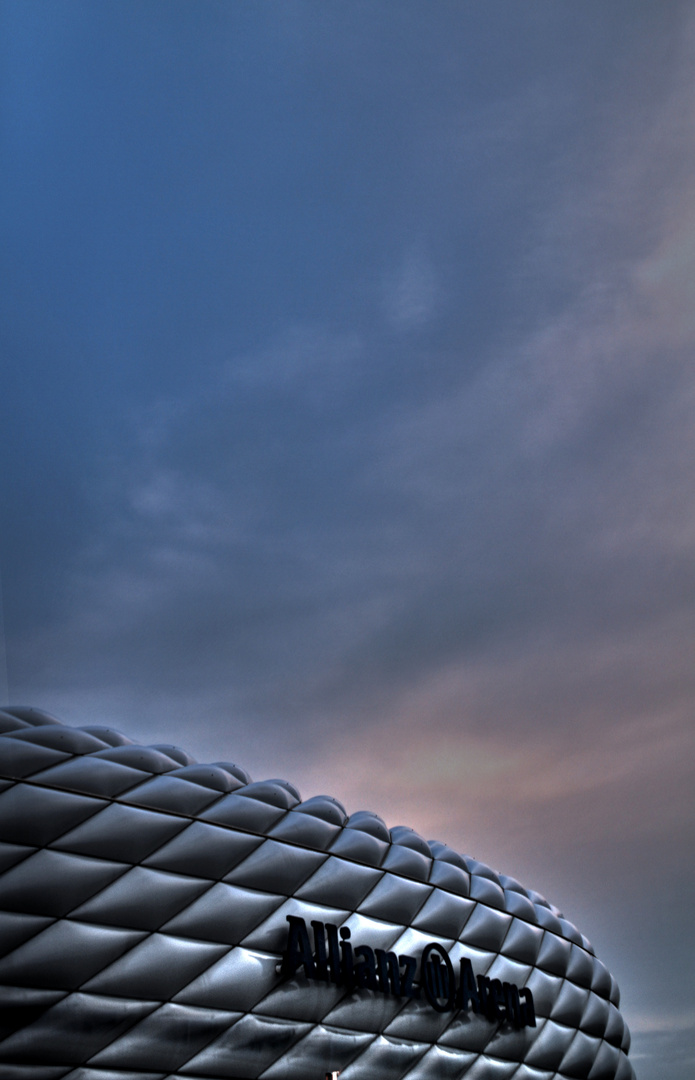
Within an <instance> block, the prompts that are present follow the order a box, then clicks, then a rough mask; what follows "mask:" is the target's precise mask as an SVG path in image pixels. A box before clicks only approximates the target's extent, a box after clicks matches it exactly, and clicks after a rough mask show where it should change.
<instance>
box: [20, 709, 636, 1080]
mask: <svg viewBox="0 0 695 1080" xmlns="http://www.w3.org/2000/svg"><path fill="white" fill-rule="evenodd" d="M619 1007H620V995H619V991H618V987H617V984H616V982H615V979H614V978H613V977H612V976H611V974H610V973H609V972H608V970H607V969H606V967H605V965H604V964H603V963H602V962H601V961H600V960H599V958H598V957H597V956H596V955H595V953H594V950H593V948H592V946H591V944H590V942H589V941H588V940H587V939H586V938H585V937H584V936H583V935H582V934H581V933H580V932H579V930H577V928H576V927H575V926H573V924H572V923H570V922H569V921H568V920H566V919H565V918H564V916H563V915H562V913H561V912H559V911H558V910H557V908H555V907H553V906H552V905H551V904H549V903H548V901H547V900H545V899H544V898H543V897H542V896H541V895H540V894H539V893H537V892H535V891H534V890H532V889H527V888H525V887H524V886H523V885H521V884H519V882H517V881H516V880H514V879H513V878H511V877H509V876H507V875H504V874H499V873H497V872H496V871H494V870H492V869H491V868H490V867H488V866H486V865H485V864H484V863H482V862H480V861H479V860H477V859H473V858H472V857H470V856H467V855H461V854H459V853H458V852H456V851H453V850H452V849H451V848H449V847H448V846H447V845H446V844H443V843H441V842H438V841H426V840H425V839H424V838H423V837H421V836H419V835H418V834H417V833H415V832H414V831H413V830H412V829H409V828H406V827H405V826H396V827H394V828H391V829H388V828H387V827H386V825H385V824H384V822H383V821H382V820H381V818H379V817H378V816H377V815H376V814H373V813H370V812H367V811H358V812H356V813H353V814H349V815H348V813H347V812H346V811H345V809H344V808H343V807H342V806H341V804H340V803H339V802H338V801H337V800H335V799H333V798H331V797H330V796H326V795H320V796H315V797H313V798H310V799H306V800H302V798H301V796H300V794H299V792H298V791H297V789H296V788H295V787H294V786H293V785H292V784H290V783H288V782H287V781H285V780H263V781H256V782H254V781H252V779H251V777H250V776H249V775H248V773H246V772H245V770H244V769H242V768H240V767H239V766H238V765H235V764H233V763H231V762H217V763H215V764H212V765H203V764H199V763H198V762H196V761H195V760H194V759H193V758H192V757H191V756H190V755H189V754H187V753H186V752H185V751H183V750H181V749H180V748H178V747H174V746H165V745H157V746H141V745H139V744H137V743H135V742H133V741H132V740H131V739H129V738H128V737H127V736H125V735H122V734H121V733H120V732H117V731H115V730H113V729H111V728H108V727H104V726H100V725H86V726H84V727H80V728H75V727H68V726H67V725H64V724H61V723H60V721H58V720H56V719H55V718H54V717H52V716H50V715H48V714H47V713H44V712H42V711H41V710H38V709H29V708H25V707H22V708H19V707H17V708H6V709H0V1075H2V1076H3V1077H5V1076H7V1077H8V1078H11V1080H221V1078H223V1077H224V1078H232V1080H312V1078H315V1080H322V1078H323V1077H324V1076H325V1075H327V1074H331V1075H333V1076H336V1075H338V1074H340V1077H341V1080H362V1078H365V1080H366V1078H369V1080H379V1078H383V1080H459V1078H461V1080H462V1078H465V1080H634V1072H633V1070H632V1066H631V1065H630V1062H629V1060H628V1052H629V1046H630V1035H629V1031H628V1029H627V1026H626V1025H625V1022H624V1020H623V1018H622V1016H621V1013H620V1009H619Z"/></svg>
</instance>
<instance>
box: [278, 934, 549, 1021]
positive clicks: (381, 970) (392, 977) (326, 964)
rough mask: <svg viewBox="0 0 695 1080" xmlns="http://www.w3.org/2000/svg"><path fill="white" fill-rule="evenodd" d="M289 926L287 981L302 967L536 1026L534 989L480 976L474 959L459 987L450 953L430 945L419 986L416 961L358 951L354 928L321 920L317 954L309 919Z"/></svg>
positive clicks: (464, 964) (441, 1007) (463, 964)
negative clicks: (310, 941)
mask: <svg viewBox="0 0 695 1080" xmlns="http://www.w3.org/2000/svg"><path fill="white" fill-rule="evenodd" d="M287 921H288V923H289V924H290V928H289V937H288V942H287V950H286V952H285V954H284V956H283V961H282V966H281V971H282V974H283V975H286V976H292V975H295V974H296V972H297V971H298V969H299V968H300V967H302V968H303V969H304V974H305V975H306V977H307V979H312V980H317V981H320V982H329V981H330V982H333V983H337V985H338V986H348V987H350V988H352V989H354V988H356V987H360V988H362V989H365V990H374V991H376V992H378V993H381V994H395V996H396V997H406V998H419V997H421V991H422V993H424V996H425V998H426V999H427V1001H428V1002H429V1004H430V1005H431V1006H432V1008H433V1009H436V1010H437V1012H447V1011H449V1010H450V1009H463V1010H464V1011H466V1012H467V1011H468V1010H469V1009H472V1010H473V1012H474V1013H479V1014H481V1015H482V1016H484V1017H485V1018H486V1019H487V1020H489V1021H490V1022H491V1023H494V1022H495V1021H497V1020H502V1021H507V1022H509V1023H510V1024H513V1026H514V1027H516V1028H520V1027H526V1026H527V1025H528V1026H529V1027H535V1026H536V1013H535V1010H534V1007H533V994H532V993H531V991H530V990H529V989H528V987H523V988H522V989H521V990H520V989H519V987H518V986H516V985H515V984H514V983H506V982H505V983H502V982H500V980H499V979H488V978H487V977H486V976H485V975H478V976H476V975H475V974H474V972H473V965H472V964H471V962H470V960H469V959H468V957H462V958H461V960H459V965H460V969H461V970H460V980H459V982H458V984H457V982H456V975H455V972H454V968H453V966H452V963H451V961H450V959H449V956H448V953H447V952H446V951H445V950H444V949H443V948H442V946H441V945H440V944H439V942H437V941H430V942H429V943H428V944H427V945H425V948H424V950H423V953H422V959H421V961H420V965H419V973H420V982H419V984H418V982H417V981H416V974H417V972H418V962H417V959H416V958H415V957H414V956H396V954H395V953H393V952H386V951H385V950H384V949H372V948H370V946H369V945H357V946H353V945H352V944H351V942H350V937H351V933H350V929H349V927H341V928H340V931H339V930H338V927H337V926H334V925H333V924H332V923H326V925H325V926H324V924H323V923H322V922H319V921H318V920H317V919H314V920H313V921H312V923H311V927H312V930H313V934H314V951H313V953H312V951H311V945H310V943H309V934H308V931H307V926H306V923H305V921H304V919H300V918H298V916H296V915H288V916H287ZM339 937H340V940H339Z"/></svg>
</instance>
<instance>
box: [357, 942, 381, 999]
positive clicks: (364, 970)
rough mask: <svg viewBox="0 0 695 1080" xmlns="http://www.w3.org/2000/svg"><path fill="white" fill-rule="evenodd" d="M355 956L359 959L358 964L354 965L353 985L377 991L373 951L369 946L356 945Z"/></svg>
mask: <svg viewBox="0 0 695 1080" xmlns="http://www.w3.org/2000/svg"><path fill="white" fill-rule="evenodd" d="M355 956H359V957H360V961H359V963H357V964H355V983H356V984H357V986H362V987H364V988H365V989H366V990H378V989H379V987H378V984H377V981H376V960H375V959H374V950H373V949H371V948H370V947H369V945H358V946H357V948H356V949H355Z"/></svg>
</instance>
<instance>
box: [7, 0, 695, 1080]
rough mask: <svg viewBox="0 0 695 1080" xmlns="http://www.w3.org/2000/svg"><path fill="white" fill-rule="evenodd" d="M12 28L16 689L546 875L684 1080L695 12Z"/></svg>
mask: <svg viewBox="0 0 695 1080" xmlns="http://www.w3.org/2000/svg"><path fill="white" fill-rule="evenodd" d="M0 10H1V13H2V25H1V27H0V87H1V90H0V94H1V104H0V115H1V120H2V148H1V153H2V161H3V165H2V169H1V170H0V204H1V206H2V215H3V239H2V245H1V246H2V260H3V264H4V265H3V282H4V284H3V290H2V304H3V314H2V320H1V322H2V339H1V340H2V345H1V353H0V355H1V357H2V387H3V389H2V394H1V396H0V408H1V410H2V446H1V450H0V572H1V575H2V593H3V601H4V602H3V614H4V628H5V646H4V649H0V696H1V697H3V698H5V700H8V701H10V702H12V703H23V704H33V705H36V706H40V707H43V708H45V709H48V710H49V711H50V712H52V713H54V714H56V715H57V716H59V717H61V718H62V719H63V720H64V721H66V722H68V723H74V724H84V723H106V724H110V725H111V726H114V727H117V728H120V729H121V730H124V731H125V732H127V733H128V734H129V735H131V737H133V738H136V739H138V740H140V741H143V742H174V743H178V744H179V745H182V746H184V747H185V748H186V749H188V750H189V751H191V752H192V753H193V754H195V755H196V756H197V757H198V758H199V759H200V760H203V761H209V760H219V759H228V760H235V761H237V762H239V763H240V764H242V765H244V766H245V767H246V768H247V769H249V770H250V771H251V773H252V774H253V775H254V777H255V778H259V779H260V778H264V777H269V776H281V777H287V778H288V779H290V780H292V781H293V782H295V783H296V784H297V785H298V786H299V788H300V790H301V791H302V793H303V795H304V796H305V797H308V796H310V795H313V794H317V793H319V792H326V793H329V794H332V795H335V796H337V797H338V798H340V799H341V800H342V801H343V802H344V803H345V805H346V806H347V808H348V810H349V811H354V810H357V809H361V808H368V809H373V810H375V811H377V812H378V813H379V814H381V815H382V817H384V818H385V820H386V821H387V823H388V824H389V825H391V826H393V825H396V824H401V823H402V824H407V825H411V826H413V827H414V828H416V829H417V830H418V831H419V832H421V833H423V834H424V835H425V836H426V837H427V838H438V839H441V840H444V841H447V842H448V843H450V844H452V845H453V846H455V847H457V848H458V849H459V850H462V851H464V852H467V853H470V854H472V855H475V856H476V857H478V858H480V859H483V860H484V861H486V862H488V863H490V864H491V865H492V866H494V867H495V868H497V869H500V870H502V871H503V872H505V873H510V874H513V875H514V876H516V877H518V878H519V880H521V881H522V882H524V883H525V884H527V885H529V886H530V887H532V888H536V889H538V890H539V891H540V892H542V893H544V894H545V895H546V896H547V897H548V898H549V899H550V900H551V901H552V902H553V903H555V904H557V905H558V906H559V907H560V908H562V909H563V911H564V912H565V914H566V915H567V917H568V918H570V919H571V920H572V921H574V922H576V923H577V924H578V925H579V927H580V929H581V930H582V931H583V932H584V933H586V934H587V935H588V937H589V938H591V939H592V941H593V943H594V945H595V947H596V950H597V952H598V953H599V955H600V956H601V957H602V959H604V960H605V961H606V963H607V964H608V965H609V967H610V968H611V969H612V970H613V971H614V973H615V974H616V977H617V978H618V981H619V982H620V984H621V987H622V991H623V1006H624V1011H625V1014H626V1017H627V1019H628V1022H629V1023H630V1026H631V1028H632V1030H633V1036H634V1039H633V1062H634V1065H635V1068H636V1071H637V1074H638V1077H639V1080H661V1078H663V1077H664V1076H665V1075H668V1077H669V1080H687V1078H690V1077H691V1076H692V1069H693V1062H694V1061H695V1007H694V1006H693V1001H695V983H694V981H693V966H692V963H691V957H692V952H693V945H694V943H693V937H692V929H691V928H692V923H693V915H692V911H693V901H694V899H695V897H694V895H693V894H694V891H695V890H694V888H693V884H694V877H695V874H694V871H693V868H692V865H691V856H692V852H693V839H694V831H695V830H694V829H693V823H694V818H695V814H694V809H695V807H694V804H695V799H694V797H693V792H694V791H695V776H694V773H695V724H694V712H693V705H694V703H695V678H694V675H695V665H694V663H693V660H694V656H693V645H694V644H695V608H694V600H695V499H694V495H695V423H694V422H693V417H694V410H695V370H694V366H693V358H694V348H693V347H694V345H695V185H694V184H693V176H694V175H695V160H694V159H695V109H694V105H695V97H694V95H693V78H694V76H695V12H694V10H693V7H692V5H691V4H689V3H687V2H685V3H681V2H680V0H583V2H582V3H558V2H556V0H526V2H524V3H517V2H515V0H499V2H498V0H485V2H482V0H434V2H431V0H399V3H398V4H394V3H390V2H388V0H368V2H362V0H351V2H350V3H343V2H341V0H260V2H251V0H239V2H234V3H231V2H218V0H195V2H194V0H166V2H165V0H138V2H130V0H119V2H112V0H100V2H99V3H98V4H94V3H90V2H88V0H84V2H80V0H3V2H2V5H1V8H0Z"/></svg>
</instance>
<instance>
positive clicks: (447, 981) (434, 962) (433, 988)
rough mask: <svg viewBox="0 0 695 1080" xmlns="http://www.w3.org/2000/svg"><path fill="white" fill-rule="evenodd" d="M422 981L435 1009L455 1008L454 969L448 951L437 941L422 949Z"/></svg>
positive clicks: (442, 1010)
mask: <svg viewBox="0 0 695 1080" xmlns="http://www.w3.org/2000/svg"><path fill="white" fill-rule="evenodd" d="M430 957H431V958H432V959H430ZM420 982H421V984H422V988H423V990H424V991H425V997H426V998H427V1000H428V1001H429V1003H430V1005H431V1006H432V1008H433V1009H436V1010H437V1012H446V1011H447V1009H451V1008H453V1005H454V993H455V990H456V982H455V980H454V969H453V968H452V966H451V960H450V959H449V955H448V953H447V952H446V950H445V949H444V947H443V946H442V945H440V944H439V943H438V942H437V941H431V942H430V943H429V945H425V948H424V949H423V950H422V959H421V961H420ZM442 999H443V1000H442Z"/></svg>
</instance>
